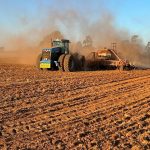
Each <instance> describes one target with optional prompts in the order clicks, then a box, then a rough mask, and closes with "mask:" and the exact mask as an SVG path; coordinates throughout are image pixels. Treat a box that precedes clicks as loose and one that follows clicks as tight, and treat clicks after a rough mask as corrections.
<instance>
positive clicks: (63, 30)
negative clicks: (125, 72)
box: [0, 2, 150, 67]
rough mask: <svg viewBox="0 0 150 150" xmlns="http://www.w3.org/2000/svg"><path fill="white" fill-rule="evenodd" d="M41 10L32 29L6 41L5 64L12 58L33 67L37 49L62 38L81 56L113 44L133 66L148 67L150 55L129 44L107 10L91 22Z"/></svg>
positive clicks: (24, 21)
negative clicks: (87, 41) (86, 42)
mask: <svg viewBox="0 0 150 150" xmlns="http://www.w3.org/2000/svg"><path fill="white" fill-rule="evenodd" d="M40 3H41V2H40ZM40 9H41V8H40ZM42 10H43V14H42V15H41V16H40V17H39V18H38V17H37V18H35V19H33V20H32V26H30V27H29V28H27V29H25V30H24V31H23V32H21V33H18V34H17V35H11V36H9V38H7V41H6V42H5V43H6V45H4V47H6V48H5V53H4V52H0V56H1V57H0V58H4V57H5V61H6V62H9V63H11V61H12V58H14V59H13V63H25V64H34V63H35V62H36V58H37V55H38V54H39V53H40V52H41V49H42V48H44V47H51V39H55V38H63V37H64V38H66V39H69V40H70V41H71V46H70V47H71V51H72V52H78V53H80V54H82V55H88V54H89V53H90V52H92V51H96V50H98V49H100V48H103V47H107V48H111V47H110V45H111V43H113V42H115V43H117V51H118V53H121V55H122V56H123V57H124V58H125V59H128V60H129V61H131V62H133V63H134V64H135V65H142V66H147V67H150V59H149V58H150V55H149V53H148V52H147V51H146V50H145V46H144V44H143V43H142V41H140V42H139V41H138V43H136V44H135V43H133V41H132V40H131V39H130V37H131V35H130V33H129V32H128V31H126V30H125V29H119V28H118V27H117V26H116V25H115V16H113V15H112V14H111V13H109V11H106V10H105V11H104V10H102V12H101V13H100V15H99V18H97V19H96V20H95V21H91V20H90V18H89V17H88V14H87V15H85V14H83V15H81V13H79V12H78V11H76V10H70V9H69V10H65V11H63V12H62V11H61V10H58V9H56V10H55V9H51V10H49V8H44V9H43V8H42ZM19 19H20V22H21V24H22V26H23V27H25V26H27V25H28V24H31V23H30V21H31V20H30V19H29V18H28V16H23V18H19ZM87 35H88V36H87ZM86 37H90V39H91V43H90V44H89V45H88V46H85V45H84V40H85V38H86ZM1 60H2V59H1Z"/></svg>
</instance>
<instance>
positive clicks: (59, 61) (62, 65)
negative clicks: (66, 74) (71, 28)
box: [58, 54, 65, 71]
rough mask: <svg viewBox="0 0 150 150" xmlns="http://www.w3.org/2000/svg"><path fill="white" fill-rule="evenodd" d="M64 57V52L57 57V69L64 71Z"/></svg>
mask: <svg viewBox="0 0 150 150" xmlns="http://www.w3.org/2000/svg"><path fill="white" fill-rule="evenodd" d="M64 58H65V54H62V55H60V57H59V59H58V69H59V70H60V71H64Z"/></svg>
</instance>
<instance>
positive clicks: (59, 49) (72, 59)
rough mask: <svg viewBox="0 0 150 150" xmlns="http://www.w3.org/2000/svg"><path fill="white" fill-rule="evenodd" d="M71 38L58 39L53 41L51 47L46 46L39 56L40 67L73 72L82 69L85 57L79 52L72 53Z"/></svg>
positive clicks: (38, 63)
mask: <svg viewBox="0 0 150 150" xmlns="http://www.w3.org/2000/svg"><path fill="white" fill-rule="evenodd" d="M69 43H70V41H69V40H66V39H62V40H59V39H56V40H54V41H52V47H51V48H44V49H43V50H42V54H40V55H39V57H38V62H37V65H38V68H40V69H48V70H60V71H65V72H73V71H76V70H79V69H80V70H81V68H82V66H83V63H84V57H83V56H79V55H78V54H70V51H69Z"/></svg>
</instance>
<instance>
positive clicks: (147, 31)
mask: <svg viewBox="0 0 150 150" xmlns="http://www.w3.org/2000/svg"><path fill="white" fill-rule="evenodd" d="M149 6H150V1H149V0H0V35H1V36H0V46H1V45H3V44H4V43H5V40H7V39H8V38H9V37H10V36H17V35H19V34H23V33H26V32H29V31H30V29H34V30H35V31H36V30H37V31H39V30H40V29H42V28H43V27H44V25H43V22H44V23H47V22H48V21H49V22H51V23H50V24H51V25H52V24H53V20H52V19H53V18H52V17H51V18H50V20H48V15H50V13H52V12H59V13H62V14H63V13H64V12H67V11H70V10H74V11H76V12H77V13H78V15H81V16H83V15H84V16H86V18H88V19H89V21H90V22H94V21H95V20H97V19H98V18H99V16H100V15H101V14H102V13H103V12H109V13H110V14H111V15H112V16H113V18H114V21H113V23H114V25H115V26H116V27H117V28H119V29H123V30H127V31H128V32H129V33H130V34H131V35H132V34H137V35H139V36H140V37H141V38H142V39H143V41H144V42H145V43H147V42H148V41H150V28H149V27H150V19H149V18H150V11H149ZM53 15H54V16H53V17H55V14H53ZM101 17H102V15H101ZM62 19H63V18H62ZM46 20H47V21H46ZM61 21H62V20H61V19H60V20H59V22H61ZM79 21H81V20H79ZM45 28H46V27H45ZM81 28H84V27H81ZM60 29H62V30H63V28H61V27H60ZM33 34H34V33H33ZM37 36H38V35H37Z"/></svg>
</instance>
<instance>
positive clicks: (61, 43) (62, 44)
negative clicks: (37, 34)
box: [52, 39, 70, 54]
mask: <svg viewBox="0 0 150 150" xmlns="http://www.w3.org/2000/svg"><path fill="white" fill-rule="evenodd" d="M69 43H70V41H69V40H66V39H62V40H59V39H56V40H54V41H52V47H53V48H54V47H59V48H61V49H63V50H64V53H65V54H68V53H69Z"/></svg>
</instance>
